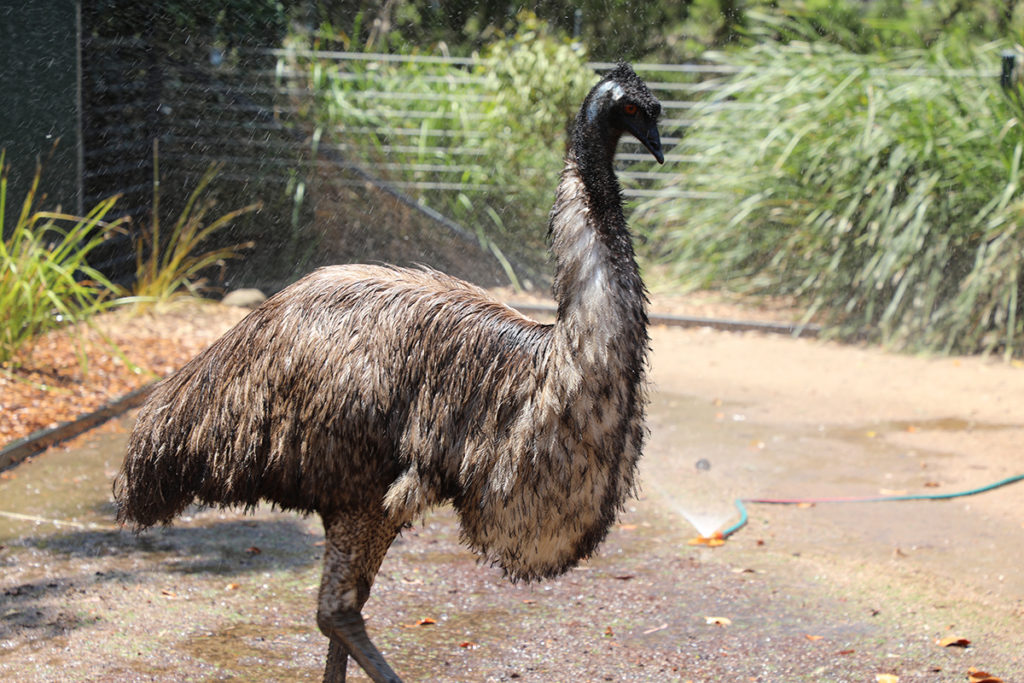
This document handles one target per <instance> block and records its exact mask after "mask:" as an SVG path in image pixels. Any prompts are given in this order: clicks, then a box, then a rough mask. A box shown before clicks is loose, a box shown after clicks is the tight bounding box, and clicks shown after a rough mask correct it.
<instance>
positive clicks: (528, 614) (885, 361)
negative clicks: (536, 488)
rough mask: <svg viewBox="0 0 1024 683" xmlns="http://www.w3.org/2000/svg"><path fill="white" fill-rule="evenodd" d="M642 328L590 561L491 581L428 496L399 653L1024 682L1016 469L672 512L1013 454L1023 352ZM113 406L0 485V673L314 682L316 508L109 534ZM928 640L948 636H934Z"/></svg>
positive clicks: (714, 676)
mask: <svg viewBox="0 0 1024 683" xmlns="http://www.w3.org/2000/svg"><path fill="white" fill-rule="evenodd" d="M653 339H654V352H655V354H654V358H653V363H652V380H653V386H652V389H653V392H652V405H651V419H650V427H651V439H650V443H649V447H648V449H647V452H646V454H645V460H644V464H643V472H642V474H643V481H644V494H643V496H642V498H641V499H640V500H638V501H636V502H635V504H634V505H632V506H631V508H630V509H629V510H628V511H626V513H625V514H624V515H623V518H622V520H621V524H620V525H619V526H618V527H617V528H616V529H614V530H613V532H612V534H611V536H610V537H609V540H608V542H607V543H606V545H605V546H604V547H603V549H602V552H601V554H600V556H598V557H596V558H594V559H593V560H592V561H591V562H589V563H587V564H586V565H584V566H583V567H581V568H580V569H579V570H577V571H574V572H572V573H571V574H569V575H567V576H566V577H564V578H562V579H560V580H557V581H552V582H547V583H543V584H538V585H533V586H510V585H508V584H507V583H506V582H504V581H503V580H502V579H501V577H500V575H499V573H498V572H497V571H496V570H493V569H490V568H486V567H479V566H477V565H476V564H475V563H474V560H473V558H472V557H471V556H470V555H469V554H468V552H467V551H466V550H464V549H463V548H461V547H460V546H459V544H458V532H457V527H456V525H455V520H454V518H453V516H452V515H451V514H450V512H449V511H447V510H439V511H437V512H434V513H431V514H430V515H429V516H428V517H427V518H426V519H425V520H424V521H423V523H422V524H420V525H418V526H416V527H415V528H414V529H413V530H411V531H410V532H408V533H406V534H405V535H404V537H403V538H402V540H401V541H400V542H399V543H397V544H396V545H395V546H394V547H393V548H392V551H391V553H390V554H389V556H388V558H387V560H386V561H385V565H384V567H383V568H382V571H381V574H380V576H379V578H378V582H377V585H376V586H375V587H374V593H373V597H372V598H371V600H370V602H369V603H368V605H367V609H366V616H367V618H368V622H369V628H370V631H371V634H372V635H373V637H374V638H375V640H376V641H377V642H378V644H379V645H380V646H381V648H382V649H383V650H384V651H385V653H386V654H387V655H388V656H389V659H390V660H391V663H392V664H393V665H394V667H395V668H396V670H397V671H399V672H400V673H402V674H403V675H404V676H405V677H406V679H407V680H409V681H492V680H525V681H569V680H580V681H601V680H610V681H673V680H678V681H686V680H693V681H738V680H756V681H798V680H799V681H874V680H875V675H876V674H879V673H889V674H894V675H898V676H899V677H900V678H899V680H900V681H964V680H966V676H967V671H968V669H969V667H972V666H973V667H977V668H979V669H985V670H988V671H990V672H991V673H992V674H994V675H997V676H1000V677H1002V678H1003V679H1004V680H1006V681H1014V680H1016V681H1021V680H1024V601H1022V597H1021V596H1024V571H1022V570H1021V569H1020V567H1022V566H1024V484H1018V485H1017V486H1010V487H1007V488H1004V489H1000V490H997V491H993V492H990V493H986V494H983V495H979V496H974V497H970V498H962V499H956V500H951V501H944V502H908V503H873V504H839V505H824V504H822V505H817V506H814V507H810V508H797V507H795V506H791V507H776V506H763V505H758V506H751V507H750V512H751V520H750V523H749V524H748V525H747V526H746V527H745V528H744V529H742V530H740V531H739V532H738V533H736V534H735V535H734V536H733V537H732V538H731V539H730V540H729V541H728V542H727V543H726V544H725V545H724V546H722V547H719V548H713V549H709V548H700V547H694V546H690V545H687V541H688V540H689V539H690V538H692V537H693V536H694V535H695V532H694V529H693V527H692V526H691V525H690V523H689V522H688V521H687V520H693V521H695V522H697V523H698V524H707V525H708V527H709V528H713V527H714V526H716V525H722V524H727V523H731V522H732V521H734V520H735V512H734V509H733V507H732V502H731V501H732V499H733V498H734V497H738V496H740V497H750V496H769V495H770V496H808V495H814V496H817V495H826V496H829V495H862V494H877V493H878V492H879V491H882V490H890V491H899V490H906V491H910V492H919V491H923V492H929V491H938V492H948V491H954V490H958V489H962V488H968V487H973V486H979V485H982V484H985V483H988V482H990V481H994V480H996V479H999V478H1002V477H1005V476H1010V475H1014V474H1020V473H1022V472H1024V458H1022V457H1021V455H1020V452H1019V450H1018V444H1020V443H1021V442H1022V436H1024V433H1022V430H1024V370H1022V369H1020V368H1018V367H1015V366H1012V365H1005V364H1002V363H998V362H989V361H984V360H978V359H943V360H933V359H922V358H914V357H905V356H895V355H889V354H885V353H882V352H878V351H872V350H861V349H856V348H850V347H842V346H838V345H832V344H827V343H820V342H813V341H797V340H791V339H783V338H775V337H763V336H758V335H753V334H746V335H730V334H725V333H715V332H708V331H701V330H693V331H680V330H668V329H655V330H653ZM129 424H130V421H129V419H127V418H126V419H125V420H123V421H121V422H118V423H115V424H113V425H110V426H108V427H106V428H104V429H103V430H100V431H98V432H94V433H92V434H90V435H88V436H87V437H85V438H83V439H80V440H79V442H78V443H76V444H73V445H72V446H71V447H69V448H67V449H56V450H53V451H51V452H49V453H47V454H45V455H43V456H41V457H38V458H36V459H34V460H33V461H32V462H29V463H25V464H23V465H21V466H20V467H18V468H16V469H14V470H10V471H8V473H6V474H8V476H7V477H6V478H2V479H0V512H4V513H14V514H15V515H22V517H15V518H12V517H11V516H10V515H8V516H0V546H2V547H0V679H3V680H19V681H48V680H95V681H99V680H103V681H108V680H115V681H122V680H123V681H128V680H226V679H231V678H237V679H243V680H267V681H270V680H318V679H319V676H320V674H321V671H322V664H323V660H322V657H323V654H324V652H325V643H324V642H323V638H322V637H321V636H320V634H319V632H318V631H317V630H316V627H315V624H314V618H313V616H314V596H315V591H316V585H317V582H318V577H319V557H320V552H321V547H320V545H319V543H320V542H321V541H322V533H321V530H320V528H319V526H318V524H317V521H316V520H315V519H303V518H300V517H296V516H294V515H290V514H281V513H276V512H273V511H270V510H268V509H261V510H259V511H258V512H257V514H256V515H253V516H242V515H238V514H234V513H230V512H228V513H225V512H221V511H200V512H196V513H194V514H192V515H189V516H188V517H186V518H185V519H183V520H182V521H181V522H180V523H178V524H176V525H175V526H174V527H171V528H169V529H163V530H155V531H151V532H148V533H146V534H144V535H142V536H139V537H135V536H132V535H131V534H128V533H125V532H123V531H119V530H116V529H114V528H112V527H111V524H112V508H111V505H110V501H109V498H110V497H109V480H110V477H111V475H112V474H113V472H114V470H115V469H116V467H117V466H118V464H119V462H120V457H121V452H122V448H123V441H124V438H125V435H124V431H125V430H126V429H127V427H128V425H129ZM698 461H704V462H702V463H701V468H698V467H697V463H698ZM706 465H707V466H710V469H704V466H706ZM26 516H27V517H26ZM46 520H63V521H65V522H66V523H68V524H70V525H71V526H62V527H59V526H55V525H54V524H53V523H52V522H50V521H46ZM709 617H714V618H719V619H718V623H709V619H708V618H709ZM424 618H429V619H432V620H434V621H435V622H436V623H434V624H426V625H417V623H418V622H420V620H422V619H424ZM722 618H724V619H727V620H728V623H727V624H726V622H725V621H723V620H722ZM711 621H715V620H714V619H712V620H711ZM722 624H726V625H722ZM947 636H957V637H962V638H965V639H968V640H969V641H970V646H969V647H967V648H963V647H940V646H939V645H938V644H937V643H936V640H937V639H941V638H944V637H947ZM351 679H352V680H366V679H365V678H363V677H361V676H360V675H359V674H358V673H356V672H353V675H352V676H351Z"/></svg>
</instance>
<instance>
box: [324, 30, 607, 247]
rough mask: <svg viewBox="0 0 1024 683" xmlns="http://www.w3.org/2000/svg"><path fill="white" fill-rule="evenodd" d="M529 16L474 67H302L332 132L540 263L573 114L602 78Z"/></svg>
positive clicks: (375, 164)
mask: <svg viewBox="0 0 1024 683" xmlns="http://www.w3.org/2000/svg"><path fill="white" fill-rule="evenodd" d="M521 25H522V26H523V27H524V28H523V29H522V30H521V31H519V32H518V33H516V34H513V35H511V36H509V37H507V38H505V37H502V38H500V39H499V40H497V41H496V42H494V43H493V44H492V45H490V46H489V47H488V49H487V51H486V52H485V55H484V57H485V59H484V62H485V64H484V65H483V66H480V67H475V68H473V69H467V68H465V67H460V66H457V65H451V64H441V63H435V62H432V61H430V60H429V58H426V59H424V60H423V61H376V60H366V61H361V60H351V61H348V62H346V63H345V64H344V66H343V67H341V66H339V65H337V64H332V63H325V62H319V61H313V62H310V63H309V64H307V65H306V66H307V68H308V73H309V82H310V87H311V89H312V90H313V92H314V94H315V102H316V104H315V111H314V112H312V115H313V116H314V117H315V119H316V121H317V123H318V125H319V126H320V129H321V130H322V131H323V136H324V139H325V140H327V141H330V142H332V143H334V144H336V145H338V146H339V147H340V148H341V149H342V150H343V152H344V153H345V154H346V155H348V156H350V157H353V158H354V159H358V160H359V161H360V162H361V163H362V164H363V165H367V166H370V167H371V168H373V170H374V172H375V173H377V174H378V175H380V176H383V177H385V178H387V179H390V180H392V181H394V182H398V183H400V185H401V186H402V187H403V188H404V189H406V190H407V191H408V192H410V193H412V194H414V195H415V196H417V197H418V199H420V200H421V201H422V202H424V203H426V204H427V205H429V206H432V207H433V208H436V209H437V210H439V211H441V212H442V213H445V214H446V215H449V216H452V217H453V218H455V219H456V220H457V221H459V222H461V223H462V224H464V225H466V226H467V227H470V228H471V229H475V230H476V231H477V234H478V237H479V238H480V241H481V243H482V244H483V245H484V246H485V247H486V248H488V249H491V250H492V251H496V252H497V253H496V255H497V256H498V258H499V259H502V258H503V257H502V255H501V252H503V251H511V252H512V253H514V254H515V255H516V256H517V257H519V258H527V259H531V258H532V259H533V260H535V261H536V260H538V257H539V255H540V254H543V247H544V235H545V232H546V226H547V214H548V210H549V207H550V206H551V201H552V198H553V196H554V188H553V179H554V178H556V177H557V174H558V172H559V170H561V159H562V156H563V155H564V153H565V148H566V143H567V132H568V127H569V125H570V123H571V119H572V116H571V114H574V113H575V110H576V107H578V106H579V102H580V101H581V100H582V98H583V96H584V95H585V94H586V91H587V88H588V87H589V86H590V85H591V84H592V82H593V81H594V79H595V76H594V73H593V72H592V71H591V70H590V69H588V68H587V67H586V65H585V62H584V58H583V55H582V54H580V53H579V52H578V51H577V50H575V49H573V47H571V46H570V44H569V42H568V41H567V40H566V39H564V38H562V37H560V36H559V35H557V33H555V32H553V31H551V30H549V29H548V28H547V27H546V25H545V24H543V23H542V22H539V21H538V20H536V18H531V17H528V16H524V17H523V18H522V21H521ZM395 130H402V131H414V132H415V135H411V136H410V135H400V134H396V133H394V132H393V131H395ZM457 185H458V186H460V187H461V190H460V191H458V192H457V191H454V190H453V188H454V187H455V186H457Z"/></svg>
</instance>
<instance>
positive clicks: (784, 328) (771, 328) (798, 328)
mask: <svg viewBox="0 0 1024 683" xmlns="http://www.w3.org/2000/svg"><path fill="white" fill-rule="evenodd" d="M509 305H510V306H511V307H512V308H514V309H516V310H517V311H519V312H520V313H522V314H524V315H537V316H545V317H551V318H553V317H555V313H556V312H557V309H556V308H555V307H554V306H550V305H543V304H509ZM648 320H649V321H650V323H651V324H652V325H666V326H668V327H709V328H711V329H713V330H722V331H723V332H764V333H766V334H784V335H786V336H788V337H800V338H805V339H813V338H816V337H817V336H818V335H819V334H820V333H821V327H819V326H818V325H815V324H813V323H807V324H804V325H801V324H797V323H771V322H761V321H758V320H732V319H729V318H701V317H698V316H691V315H667V314H660V313H652V314H650V315H649V316H648Z"/></svg>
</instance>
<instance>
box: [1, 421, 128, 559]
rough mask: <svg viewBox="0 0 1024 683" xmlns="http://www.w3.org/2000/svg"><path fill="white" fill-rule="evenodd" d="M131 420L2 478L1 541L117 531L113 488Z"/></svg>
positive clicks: (52, 451)
mask: <svg viewBox="0 0 1024 683" xmlns="http://www.w3.org/2000/svg"><path fill="white" fill-rule="evenodd" d="M132 419H133V418H129V417H121V418H119V419H118V420H115V421H112V422H111V423H108V426H106V427H104V428H102V429H101V430H99V431H95V432H92V433H91V434H87V435H86V436H84V437H81V438H80V439H79V440H77V441H76V443H75V446H74V447H72V448H64V447H61V446H57V447H55V448H51V449H50V450H48V451H46V452H44V453H42V454H40V455H37V456H34V457H33V458H31V459H29V460H28V461H26V462H23V463H21V464H19V465H17V466H15V467H12V468H10V469H8V470H6V476H5V478H4V479H0V542H3V541H4V540H10V539H13V538H17V537H20V536H23V535H25V534H30V533H34V532H35V531H36V530H42V531H45V532H46V533H50V532H53V531H59V530H61V529H64V530H73V529H93V530H99V529H105V530H114V529H116V523H115V521H114V505H113V502H112V497H111V493H110V491H111V488H110V487H111V481H112V479H113V477H114V475H115V474H116V472H117V469H118V468H119V467H120V466H121V460H122V458H123V457H124V446H125V442H126V441H127V438H128V434H127V429H128V427H129V426H130V425H131V424H132ZM4 513H6V514H4Z"/></svg>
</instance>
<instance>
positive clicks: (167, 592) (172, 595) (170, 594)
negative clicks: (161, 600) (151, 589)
mask: <svg viewBox="0 0 1024 683" xmlns="http://www.w3.org/2000/svg"><path fill="white" fill-rule="evenodd" d="M160 595H166V596H167V597H169V598H176V597H178V594H177V593H175V592H174V591H170V590H167V589H166V588H161V589H160Z"/></svg>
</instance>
